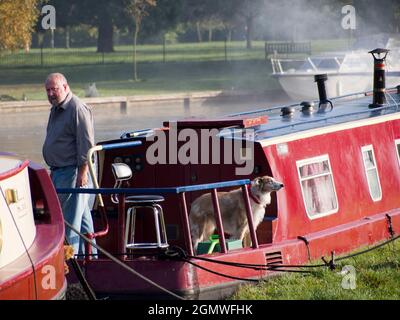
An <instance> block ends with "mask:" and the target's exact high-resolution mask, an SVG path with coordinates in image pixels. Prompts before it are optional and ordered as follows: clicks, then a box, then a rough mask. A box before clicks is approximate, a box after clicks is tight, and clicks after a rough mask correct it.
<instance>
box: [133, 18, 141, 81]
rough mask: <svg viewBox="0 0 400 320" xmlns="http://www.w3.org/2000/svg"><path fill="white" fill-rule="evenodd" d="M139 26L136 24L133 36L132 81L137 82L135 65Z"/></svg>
mask: <svg viewBox="0 0 400 320" xmlns="http://www.w3.org/2000/svg"><path fill="white" fill-rule="evenodd" d="M139 28H140V24H139V23H137V22H136V26H135V33H134V35H133V80H134V81H138V76H137V63H136V44H137V38H138V35H139Z"/></svg>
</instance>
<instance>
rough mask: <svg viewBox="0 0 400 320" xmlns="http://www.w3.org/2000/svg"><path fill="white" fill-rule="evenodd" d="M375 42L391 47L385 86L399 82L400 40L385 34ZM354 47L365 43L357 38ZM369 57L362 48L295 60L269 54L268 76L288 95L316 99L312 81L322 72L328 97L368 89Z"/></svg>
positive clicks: (316, 94) (369, 75) (392, 85)
mask: <svg viewBox="0 0 400 320" xmlns="http://www.w3.org/2000/svg"><path fill="white" fill-rule="evenodd" d="M370 40H371V39H370ZM372 41H373V39H372ZM376 42H378V43H379V44H384V45H382V46H381V47H384V48H387V49H389V50H391V52H390V55H389V56H388V59H387V66H386V70H387V72H386V87H394V86H397V85H400V63H399V61H400V59H399V58H400V42H399V41H398V40H397V39H396V38H392V37H388V38H387V39H386V40H385V41H382V39H380V40H376ZM356 47H360V48H365V47H368V44H366V43H365V41H360V42H358V43H357V44H356ZM372 47H374V45H372V46H371V48H372ZM370 59H371V57H370V55H369V54H368V53H367V52H366V50H365V49H358V50H353V51H349V52H337V53H334V54H326V55H318V56H310V57H307V58H305V59H297V60H296V59H281V58H276V57H273V58H271V64H272V76H273V77H274V78H277V79H278V81H279V83H280V85H281V86H282V88H283V90H285V92H286V93H287V94H288V95H289V97H290V98H292V99H317V98H318V91H317V88H316V86H315V84H314V83H313V82H314V76H315V75H317V74H322V73H326V74H327V75H328V81H327V82H326V90H327V94H328V97H337V96H341V95H347V94H350V93H354V92H364V91H370V90H372V86H373V83H372V81H371V79H372V74H373V69H372V67H371V63H370Z"/></svg>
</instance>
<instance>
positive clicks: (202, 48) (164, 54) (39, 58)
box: [0, 41, 264, 68]
mask: <svg viewBox="0 0 400 320" xmlns="http://www.w3.org/2000/svg"><path fill="white" fill-rule="evenodd" d="M263 58H264V48H263V42H261V41H254V42H253V48H252V49H251V50H248V49H246V46H245V42H244V41H235V42H226V41H225V42H224V41H221V42H204V43H190V44H173V45H172V44H171V45H167V44H161V45H140V46H138V47H137V61H138V62H164V63H166V62H182V61H230V60H241V59H257V60H261V59H263ZM132 62H133V46H117V47H115V51H114V52H110V53H98V52H96V48H95V47H91V48H79V49H78V48H74V49H62V48H56V49H49V48H45V49H43V48H42V49H31V50H30V51H29V52H24V51H19V52H13V53H3V54H0V68H10V67H11V68H14V67H27V66H32V67H46V66H54V65H57V66H60V65H88V64H109V63H132Z"/></svg>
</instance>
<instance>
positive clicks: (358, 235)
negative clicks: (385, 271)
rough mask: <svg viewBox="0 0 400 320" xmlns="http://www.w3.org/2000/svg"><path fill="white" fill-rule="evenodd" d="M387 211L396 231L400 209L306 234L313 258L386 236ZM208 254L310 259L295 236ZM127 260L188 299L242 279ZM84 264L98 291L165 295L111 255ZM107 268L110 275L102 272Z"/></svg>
mask: <svg viewBox="0 0 400 320" xmlns="http://www.w3.org/2000/svg"><path fill="white" fill-rule="evenodd" d="M386 214H390V216H391V217H392V223H393V227H394V230H393V231H394V232H395V233H396V234H398V233H400V210H397V211H391V212H387V213H382V214H377V215H373V216H371V217H369V218H368V219H360V220H358V221H354V222H352V223H348V224H344V225H341V226H337V227H332V228H329V229H327V230H324V231H321V232H316V233H311V234H308V235H306V238H307V240H308V241H309V248H310V255H311V259H319V258H321V257H322V256H325V257H326V258H327V259H328V260H329V258H330V253H331V251H335V254H336V255H341V254H344V253H346V252H349V251H352V250H355V249H357V248H360V247H364V246H368V245H373V244H375V243H378V242H380V241H383V240H387V239H389V238H390V234H389V232H388V228H387V227H388V225H387V219H386ZM207 258H211V259H214V260H219V261H230V262H241V263H248V264H250V263H251V264H264V265H265V264H266V265H268V264H270V265H273V264H274V263H276V262H277V261H279V260H280V261H281V263H282V264H305V263H307V262H308V252H307V247H306V245H305V243H304V242H303V241H301V240H298V239H293V240H285V241H281V242H278V243H274V244H265V245H261V246H260V248H258V249H250V248H247V249H242V250H237V251H232V252H230V253H229V254H218V253H216V254H213V255H207ZM191 261H192V262H194V263H196V264H198V265H200V266H202V267H206V268H208V269H211V270H213V271H216V272H220V273H223V274H227V275H231V276H235V277H240V278H247V279H262V278H265V277H268V276H271V275H273V274H275V273H276V272H275V271H265V270H253V269H244V268H238V267H231V266H226V265H221V264H215V263H211V262H207V261H203V260H198V259H192V260H191ZM125 263H127V264H128V265H129V266H130V267H132V268H133V269H134V270H136V271H137V272H140V273H141V274H143V275H145V276H147V277H148V278H150V279H151V280H153V281H154V282H156V283H157V284H159V285H161V286H163V287H165V288H167V289H169V290H171V291H173V292H175V293H177V294H179V295H181V296H183V297H185V298H190V299H220V298H223V297H226V296H227V295H229V294H231V293H233V292H234V290H235V289H236V287H237V285H238V284H239V283H241V282H240V281H238V280H231V279H228V278H226V277H222V276H219V275H215V274H213V273H210V272H208V271H205V270H201V269H199V268H197V267H194V266H192V265H190V264H189V263H185V262H180V261H165V260H157V259H156V258H154V259H151V260H149V261H146V260H141V261H140V260H136V261H130V260H126V261H125ZM321 263H322V261H321ZM85 269H86V274H87V279H88V281H89V283H91V284H92V286H93V289H94V290H95V291H96V292H97V293H98V294H99V295H101V296H111V297H118V298H139V299H152V298H167V297H168V296H167V295H165V294H163V293H162V292H160V290H159V289H157V288H155V287H152V286H150V285H149V284H148V283H147V282H144V281H143V280H142V279H140V278H138V277H137V276H135V275H132V274H131V273H129V272H128V271H125V270H123V269H122V268H121V267H120V266H118V265H117V264H115V263H114V262H112V261H110V260H102V259H100V260H98V261H90V262H89V263H87V264H86V265H85ZM105 273H107V274H108V275H109V276H108V277H104V274H105ZM99 279H102V281H99Z"/></svg>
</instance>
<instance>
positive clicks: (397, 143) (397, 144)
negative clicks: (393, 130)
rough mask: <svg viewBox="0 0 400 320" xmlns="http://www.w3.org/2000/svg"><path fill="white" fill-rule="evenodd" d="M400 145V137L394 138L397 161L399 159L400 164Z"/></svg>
mask: <svg viewBox="0 0 400 320" xmlns="http://www.w3.org/2000/svg"><path fill="white" fill-rule="evenodd" d="M399 145H400V139H396V140H394V146H395V150H396V155H397V161H398V163H399V165H400V153H399V149H398V146H399Z"/></svg>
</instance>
